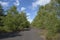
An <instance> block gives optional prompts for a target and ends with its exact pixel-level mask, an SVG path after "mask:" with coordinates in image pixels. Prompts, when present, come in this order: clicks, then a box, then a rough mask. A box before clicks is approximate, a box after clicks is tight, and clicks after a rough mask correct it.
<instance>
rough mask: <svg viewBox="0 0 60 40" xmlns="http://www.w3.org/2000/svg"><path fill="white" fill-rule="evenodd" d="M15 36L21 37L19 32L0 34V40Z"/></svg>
mask: <svg viewBox="0 0 60 40" xmlns="http://www.w3.org/2000/svg"><path fill="white" fill-rule="evenodd" d="M16 36H22V35H20V34H19V32H11V33H0V39H4V38H11V37H16Z"/></svg>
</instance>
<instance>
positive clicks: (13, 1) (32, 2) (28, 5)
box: [0, 0, 50, 22]
mask: <svg viewBox="0 0 60 40" xmlns="http://www.w3.org/2000/svg"><path fill="white" fill-rule="evenodd" d="M49 2H50V0H0V4H2V6H3V8H4V9H5V10H6V9H8V8H10V7H11V6H12V5H16V6H17V10H18V11H19V12H20V11H25V12H26V14H27V19H28V21H30V22H31V21H32V20H33V19H34V17H35V16H36V14H37V11H38V9H39V6H44V5H46V4H48V3H49Z"/></svg>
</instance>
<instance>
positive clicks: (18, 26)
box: [0, 6, 30, 32]
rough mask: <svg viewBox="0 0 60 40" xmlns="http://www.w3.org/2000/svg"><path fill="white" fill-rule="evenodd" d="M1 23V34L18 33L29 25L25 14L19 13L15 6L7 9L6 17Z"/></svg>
mask: <svg viewBox="0 0 60 40" xmlns="http://www.w3.org/2000/svg"><path fill="white" fill-rule="evenodd" d="M2 22H3V25H4V26H3V27H0V31H1V32H14V31H20V30H22V29H23V28H26V27H27V26H28V27H29V25H30V24H29V22H28V21H27V18H26V14H25V13H24V12H21V13H19V12H18V11H17V7H16V6H12V7H11V8H10V9H8V11H7V15H6V16H5V17H3V18H2Z"/></svg>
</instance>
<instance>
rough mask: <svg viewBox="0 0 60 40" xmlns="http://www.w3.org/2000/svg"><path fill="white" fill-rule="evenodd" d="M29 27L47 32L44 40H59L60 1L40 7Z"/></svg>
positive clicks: (52, 1) (53, 1)
mask: <svg viewBox="0 0 60 40" xmlns="http://www.w3.org/2000/svg"><path fill="white" fill-rule="evenodd" d="M31 25H32V26H34V27H37V28H40V29H43V30H47V32H46V40H60V39H59V38H60V36H59V35H58V33H60V0H51V2H50V3H49V4H46V5H45V6H40V8H39V11H38V12H37V15H36V17H35V18H34V20H33V21H32V24H31ZM56 34H57V35H58V36H59V37H58V36H56Z"/></svg>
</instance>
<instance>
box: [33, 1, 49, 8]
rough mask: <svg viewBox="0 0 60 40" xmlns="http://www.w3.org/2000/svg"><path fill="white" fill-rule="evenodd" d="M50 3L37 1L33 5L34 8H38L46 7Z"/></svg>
mask: <svg viewBox="0 0 60 40" xmlns="http://www.w3.org/2000/svg"><path fill="white" fill-rule="evenodd" d="M49 2H50V0H36V1H35V2H33V3H32V6H33V7H37V6H44V5H46V4H48V3H49Z"/></svg>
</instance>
